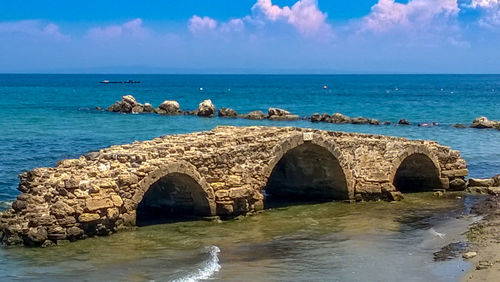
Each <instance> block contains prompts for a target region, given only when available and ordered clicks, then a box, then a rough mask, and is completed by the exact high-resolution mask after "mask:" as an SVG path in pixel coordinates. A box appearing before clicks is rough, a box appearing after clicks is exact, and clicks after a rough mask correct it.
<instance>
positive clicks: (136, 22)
mask: <svg viewBox="0 0 500 282" xmlns="http://www.w3.org/2000/svg"><path fill="white" fill-rule="evenodd" d="M147 34H148V30H146V28H144V27H143V24H142V19H140V18H137V19H133V20H131V21H128V22H125V23H123V24H121V25H109V26H105V27H94V28H91V29H89V31H88V32H87V35H86V37H87V38H90V39H98V40H111V39H117V38H122V37H135V38H141V37H145V36H147Z"/></svg>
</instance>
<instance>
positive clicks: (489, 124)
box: [470, 117, 500, 130]
mask: <svg viewBox="0 0 500 282" xmlns="http://www.w3.org/2000/svg"><path fill="white" fill-rule="evenodd" d="M470 127H472V128H479V129H485V128H495V129H499V130H500V121H496V120H489V119H488V118H486V117H478V118H476V119H475V120H474V121H473V122H472V124H471V126H470Z"/></svg>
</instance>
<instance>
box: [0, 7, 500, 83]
mask: <svg viewBox="0 0 500 282" xmlns="http://www.w3.org/2000/svg"><path fill="white" fill-rule="evenodd" d="M0 72H1V73H214V74H219V73H221V74H226V73H228V74H232V73H235V74H253V73H257V74H260V73H278V74H280V73H301V74H316V73H327V74H330V73H331V74H336V73H339V74H343V73H355V74H358V73H360V74H361V73H467V74H468V73H500V0H399V1H396V0H350V1H344V0H183V1H178V0H170V1H161V0H148V1H132V0H120V1H114V0H110V1H104V0H101V1H97V0H87V1H77V0H75V1H67V0H50V1H49V0H46V1H40V0H38V1H35V0H0Z"/></svg>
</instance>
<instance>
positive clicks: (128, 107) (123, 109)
mask: <svg viewBox="0 0 500 282" xmlns="http://www.w3.org/2000/svg"><path fill="white" fill-rule="evenodd" d="M106 110H107V111H108V112H119V113H142V112H143V111H144V105H142V104H140V103H138V102H137V101H136V100H135V98H134V96H132V95H125V96H123V97H122V100H121V101H117V102H116V103H114V104H113V105H111V106H109V107H108V108H107V109H106Z"/></svg>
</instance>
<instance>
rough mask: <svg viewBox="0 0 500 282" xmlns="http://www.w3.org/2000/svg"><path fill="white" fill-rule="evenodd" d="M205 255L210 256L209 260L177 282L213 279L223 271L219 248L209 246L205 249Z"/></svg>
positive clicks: (176, 281)
mask: <svg viewBox="0 0 500 282" xmlns="http://www.w3.org/2000/svg"><path fill="white" fill-rule="evenodd" d="M205 253H208V254H209V257H208V259H207V260H205V261H204V262H202V263H201V264H199V267H198V269H197V270H196V271H193V273H190V274H188V275H186V276H185V277H182V278H179V279H176V280H174V281H175V282H191V281H200V280H206V279H209V278H210V277H212V276H213V275H214V274H215V273H217V271H219V270H220V269H221V266H220V264H219V257H218V253H220V249H219V247H217V246H208V247H206V248H205Z"/></svg>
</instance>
